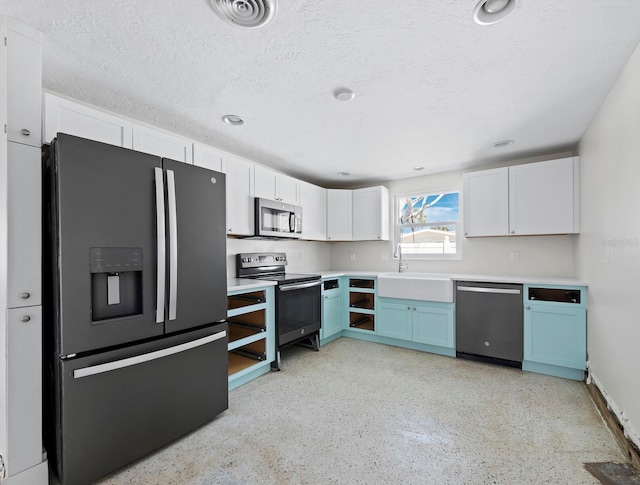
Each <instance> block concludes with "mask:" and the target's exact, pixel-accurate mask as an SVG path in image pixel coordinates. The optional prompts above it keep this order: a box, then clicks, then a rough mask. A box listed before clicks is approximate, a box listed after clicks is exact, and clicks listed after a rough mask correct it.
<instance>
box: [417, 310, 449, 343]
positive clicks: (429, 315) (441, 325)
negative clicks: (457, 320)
mask: <svg viewBox="0 0 640 485" xmlns="http://www.w3.org/2000/svg"><path fill="white" fill-rule="evenodd" d="M413 308H415V310H413V313H414V316H413V341H414V342H419V343H423V344H430V345H437V346H439V347H448V348H451V349H452V348H453V347H454V331H453V309H451V308H434V307H432V306H422V305H417V306H415V307H413Z"/></svg>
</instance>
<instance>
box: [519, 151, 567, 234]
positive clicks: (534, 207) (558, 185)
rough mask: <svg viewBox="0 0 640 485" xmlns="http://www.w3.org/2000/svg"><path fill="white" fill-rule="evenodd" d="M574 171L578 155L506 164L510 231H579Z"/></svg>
mask: <svg viewBox="0 0 640 485" xmlns="http://www.w3.org/2000/svg"><path fill="white" fill-rule="evenodd" d="M574 165H575V167H574ZM577 170H578V165H577V158H575V162H574V158H562V159H559V160H551V161H548V162H539V163H530V164H525V165H516V166H514V167H509V211H510V214H509V228H510V232H511V234H513V235H529V234H567V233H573V232H578V230H577V229H578V228H577V220H578V215H577V213H576V209H577V207H578V206H579V200H577V199H578V197H577V194H576V191H577V187H578V186H577V183H578V181H577Z"/></svg>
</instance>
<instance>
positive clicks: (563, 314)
mask: <svg viewBox="0 0 640 485" xmlns="http://www.w3.org/2000/svg"><path fill="white" fill-rule="evenodd" d="M534 287H535V288H540V286H537V287H536V286H535V285H525V286H524V361H523V363H522V369H523V370H527V371H531V372H538V373H541V374H548V375H553V376H557V377H564V378H568V379H575V380H583V379H584V371H585V369H586V361H587V309H586V289H585V288H584V287H571V288H567V287H562V288H560V287H556V286H552V285H549V286H547V285H545V286H544V288H545V289H552V290H569V291H572V292H575V293H574V295H576V298H575V300H576V301H575V302H560V301H543V300H536V299H532V298H530V297H529V294H530V291H529V289H530V288H534Z"/></svg>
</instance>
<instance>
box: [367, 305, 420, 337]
mask: <svg viewBox="0 0 640 485" xmlns="http://www.w3.org/2000/svg"><path fill="white" fill-rule="evenodd" d="M412 320H413V316H412V310H411V306H410V305H408V304H403V303H389V302H382V301H379V303H378V312H377V321H376V334H377V335H381V336H383V337H391V338H397V339H402V340H411V336H412V335H411V334H412V325H411V322H412Z"/></svg>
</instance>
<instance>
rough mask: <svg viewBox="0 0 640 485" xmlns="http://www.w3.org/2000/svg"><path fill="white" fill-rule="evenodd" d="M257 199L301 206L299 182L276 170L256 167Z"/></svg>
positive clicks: (260, 166)
mask: <svg viewBox="0 0 640 485" xmlns="http://www.w3.org/2000/svg"><path fill="white" fill-rule="evenodd" d="M254 178H255V193H256V197H261V198H264V199H270V200H277V201H280V202H285V203H287V204H294V205H299V203H300V198H299V181H298V180H297V179H294V178H293V177H290V176H288V175H285V174H282V173H279V172H276V171H274V170H271V169H268V168H266V167H263V166H262V165H256V166H255V174H254Z"/></svg>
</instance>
